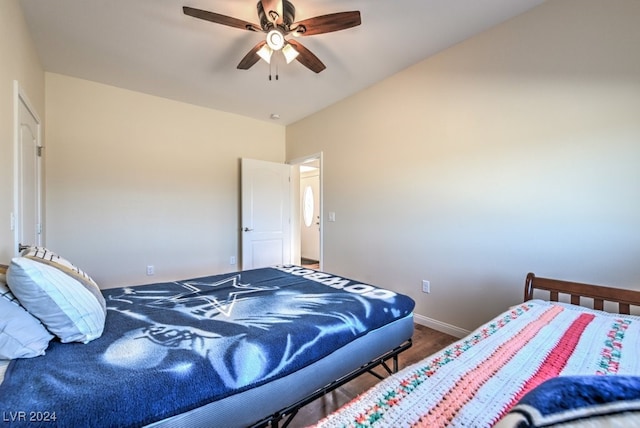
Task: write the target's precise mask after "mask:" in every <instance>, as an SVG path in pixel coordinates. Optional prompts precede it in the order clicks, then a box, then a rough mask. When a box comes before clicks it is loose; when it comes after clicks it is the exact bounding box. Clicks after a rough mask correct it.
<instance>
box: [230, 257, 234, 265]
mask: <svg viewBox="0 0 640 428" xmlns="http://www.w3.org/2000/svg"><path fill="white" fill-rule="evenodd" d="M229 264H230V265H235V264H236V256H231V257H229Z"/></svg>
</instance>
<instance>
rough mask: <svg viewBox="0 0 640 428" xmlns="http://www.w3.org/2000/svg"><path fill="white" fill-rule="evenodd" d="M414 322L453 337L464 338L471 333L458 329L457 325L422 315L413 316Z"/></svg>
mask: <svg viewBox="0 0 640 428" xmlns="http://www.w3.org/2000/svg"><path fill="white" fill-rule="evenodd" d="M413 320H414V321H415V322H416V323H418V324H420V325H424V326H426V327H429V328H432V329H434V330H438V331H441V332H442V333H447V334H450V335H451V336H454V337H458V338H462V337H465V336H466V335H468V334H469V333H471V332H470V331H469V330H465V329H463V328H460V327H456V326H455V325H451V324H447V323H444V322H441V321H438V320H434V319H433V318H429V317H425V316H424V315H420V314H415V313H414V314H413Z"/></svg>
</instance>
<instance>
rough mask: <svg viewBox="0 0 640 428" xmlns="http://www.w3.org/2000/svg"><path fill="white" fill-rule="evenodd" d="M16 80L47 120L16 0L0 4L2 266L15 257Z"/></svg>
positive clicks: (41, 87) (38, 76)
mask: <svg viewBox="0 0 640 428" xmlns="http://www.w3.org/2000/svg"><path fill="white" fill-rule="evenodd" d="M14 80H17V81H18V82H19V83H20V86H21V87H22V90H23V91H24V93H25V94H26V95H27V97H28V99H29V101H30V102H31V105H32V107H33V108H35V109H36V110H37V113H38V115H39V116H40V120H43V119H44V72H43V71H42V66H41V65H40V62H39V60H38V57H37V53H36V51H35V47H34V45H33V41H32V40H31V36H30V35H29V32H28V29H27V26H26V24H25V21H24V17H23V15H22V9H21V8H20V5H19V3H18V1H17V0H2V1H1V2H0V263H5V264H6V263H8V262H9V260H10V259H11V257H12V256H13V255H14V248H13V242H14V234H13V231H12V230H11V227H10V226H11V222H10V219H11V213H12V212H13V196H14V195H13V177H14V171H13V157H14V149H13V145H14V135H13V127H14V122H13V120H14V119H13V115H14V91H13V81H14Z"/></svg>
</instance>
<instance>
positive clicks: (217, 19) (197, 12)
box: [182, 6, 262, 31]
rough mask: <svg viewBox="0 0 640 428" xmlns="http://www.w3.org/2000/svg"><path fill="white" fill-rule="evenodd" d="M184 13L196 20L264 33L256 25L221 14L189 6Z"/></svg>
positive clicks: (185, 7)
mask: <svg viewBox="0 0 640 428" xmlns="http://www.w3.org/2000/svg"><path fill="white" fill-rule="evenodd" d="M182 11H183V12H184V14H185V15H189V16H193V17H194V18H199V19H204V20H205V21H210V22H214V23H216V24H222V25H226V26H228V27H234V28H240V29H241V30H249V31H262V29H261V28H260V27H259V26H257V25H256V24H252V23H251V22H247V21H243V20H242V19H238V18H232V17H230V16H226V15H220V14H219V13H215V12H209V11H206V10H202V9H194V8H192V7H189V6H184V7H183V8H182Z"/></svg>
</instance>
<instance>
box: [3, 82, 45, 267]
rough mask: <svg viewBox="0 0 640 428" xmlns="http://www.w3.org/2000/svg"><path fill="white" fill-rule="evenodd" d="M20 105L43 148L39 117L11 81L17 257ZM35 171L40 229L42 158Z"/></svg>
mask: <svg viewBox="0 0 640 428" xmlns="http://www.w3.org/2000/svg"><path fill="white" fill-rule="evenodd" d="M20 104H22V105H24V107H25V108H26V109H27V110H28V111H29V113H30V114H31V116H33V118H34V119H35V121H36V123H37V125H38V129H37V136H36V138H37V145H38V147H41V148H43V146H42V121H41V120H40V116H39V115H38V113H37V112H36V110H35V108H34V107H33V104H32V103H31V101H29V97H28V96H27V94H26V93H25V91H24V90H23V89H22V86H20V83H19V82H18V81H17V80H14V81H13V212H12V213H11V230H12V231H13V254H14V255H15V256H17V255H18V254H19V251H18V244H19V242H18V241H19V240H20V237H19V236H18V234H19V231H20V227H21V224H20V222H21V219H22V213H21V211H20V196H19V194H20V180H21V178H20V177H21V174H22V167H21V164H20ZM36 169H37V172H36V174H37V177H38V180H37V189H36V193H37V198H38V211H39V212H38V218H39V223H40V225H41V228H42V223H43V215H42V213H43V197H42V157H40V156H38V157H37V159H36ZM40 239H41V240H42V232H41V233H40ZM36 244H40V245H44V242H43V241H41V242H39V243H36Z"/></svg>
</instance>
